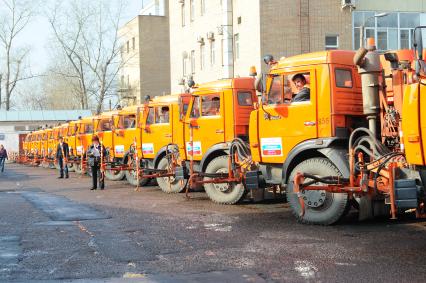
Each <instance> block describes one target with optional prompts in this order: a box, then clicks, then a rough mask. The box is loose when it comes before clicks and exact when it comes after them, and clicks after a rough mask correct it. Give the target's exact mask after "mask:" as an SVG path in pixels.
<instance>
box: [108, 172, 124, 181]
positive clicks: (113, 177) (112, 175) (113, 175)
mask: <svg viewBox="0 0 426 283" xmlns="http://www.w3.org/2000/svg"><path fill="white" fill-rule="evenodd" d="M124 177H126V174H125V172H124V171H117V170H105V178H107V179H108V180H110V181H120V180H123V178H124Z"/></svg>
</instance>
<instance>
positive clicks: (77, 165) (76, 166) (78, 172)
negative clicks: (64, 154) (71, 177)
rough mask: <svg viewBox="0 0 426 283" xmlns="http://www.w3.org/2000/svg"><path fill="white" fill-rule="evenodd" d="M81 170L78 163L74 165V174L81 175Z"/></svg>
mask: <svg viewBox="0 0 426 283" xmlns="http://www.w3.org/2000/svg"><path fill="white" fill-rule="evenodd" d="M82 171H83V170H82V169H81V164H80V163H75V165H74V172H75V173H77V174H81V172H82Z"/></svg>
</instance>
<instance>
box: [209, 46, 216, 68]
mask: <svg viewBox="0 0 426 283" xmlns="http://www.w3.org/2000/svg"><path fill="white" fill-rule="evenodd" d="M214 64H216V46H215V41H214V40H212V41H211V42H210V65H211V66H214Z"/></svg>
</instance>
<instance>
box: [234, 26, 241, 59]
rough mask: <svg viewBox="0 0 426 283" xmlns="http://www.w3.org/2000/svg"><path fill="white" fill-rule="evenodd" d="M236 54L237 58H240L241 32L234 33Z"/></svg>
mask: <svg viewBox="0 0 426 283" xmlns="http://www.w3.org/2000/svg"><path fill="white" fill-rule="evenodd" d="M234 54H235V60H237V59H239V58H240V34H239V33H237V34H235V35H234Z"/></svg>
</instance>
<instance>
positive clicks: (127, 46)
mask: <svg viewBox="0 0 426 283" xmlns="http://www.w3.org/2000/svg"><path fill="white" fill-rule="evenodd" d="M126 48H127V53H129V50H130V48H129V42H128V41H127V43H126Z"/></svg>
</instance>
